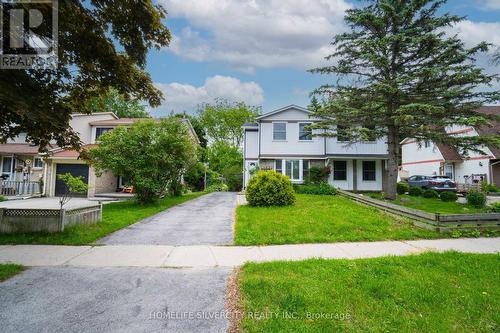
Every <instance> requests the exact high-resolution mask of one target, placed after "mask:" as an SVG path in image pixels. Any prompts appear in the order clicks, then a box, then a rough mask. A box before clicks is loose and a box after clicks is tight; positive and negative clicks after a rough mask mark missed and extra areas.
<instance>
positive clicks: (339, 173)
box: [333, 161, 347, 180]
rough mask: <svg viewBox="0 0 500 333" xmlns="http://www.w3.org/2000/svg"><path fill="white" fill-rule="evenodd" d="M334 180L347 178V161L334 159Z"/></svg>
mask: <svg viewBox="0 0 500 333" xmlns="http://www.w3.org/2000/svg"><path fill="white" fill-rule="evenodd" d="M333 180H347V161H333Z"/></svg>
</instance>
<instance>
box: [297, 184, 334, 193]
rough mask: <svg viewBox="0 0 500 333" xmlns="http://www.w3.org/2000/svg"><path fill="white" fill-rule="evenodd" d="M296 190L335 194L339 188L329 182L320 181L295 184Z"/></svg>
mask: <svg viewBox="0 0 500 333" xmlns="http://www.w3.org/2000/svg"><path fill="white" fill-rule="evenodd" d="M294 189H295V192H297V193H300V194H320V195H335V194H337V190H336V189H335V187H333V186H330V185H329V184H328V183H320V184H318V185H312V184H310V185H295V186H294Z"/></svg>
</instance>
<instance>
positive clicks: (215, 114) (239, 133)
mask: <svg viewBox="0 0 500 333" xmlns="http://www.w3.org/2000/svg"><path fill="white" fill-rule="evenodd" d="M259 110H260V109H259V108H257V107H252V106H248V105H246V104H245V103H243V102H239V103H231V102H228V101H227V100H224V99H218V100H217V101H216V102H215V103H213V104H205V105H203V107H202V108H201V109H200V110H198V116H199V119H200V121H201V123H202V124H203V126H204V127H205V131H206V133H207V136H208V137H209V139H211V140H212V141H213V142H217V141H222V142H225V143H227V144H230V145H233V146H236V147H239V146H240V144H241V143H242V141H243V133H244V131H243V128H241V127H242V126H243V124H244V123H246V122H252V121H254V119H255V117H257V116H258V115H259Z"/></svg>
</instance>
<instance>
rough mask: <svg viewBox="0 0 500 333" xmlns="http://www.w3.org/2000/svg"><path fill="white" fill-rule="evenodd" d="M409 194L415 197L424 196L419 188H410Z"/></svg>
mask: <svg viewBox="0 0 500 333" xmlns="http://www.w3.org/2000/svg"><path fill="white" fill-rule="evenodd" d="M408 194H409V195H411V196H414V197H418V196H419V195H422V189H421V188H420V187H417V186H410V189H409V190H408Z"/></svg>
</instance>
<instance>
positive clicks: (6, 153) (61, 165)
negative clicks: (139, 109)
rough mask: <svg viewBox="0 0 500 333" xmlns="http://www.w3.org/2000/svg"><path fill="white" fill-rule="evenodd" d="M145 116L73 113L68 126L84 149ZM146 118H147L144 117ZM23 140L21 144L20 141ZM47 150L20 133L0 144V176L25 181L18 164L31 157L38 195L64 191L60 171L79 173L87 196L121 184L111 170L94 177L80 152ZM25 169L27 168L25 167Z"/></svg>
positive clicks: (121, 181) (120, 179)
mask: <svg viewBox="0 0 500 333" xmlns="http://www.w3.org/2000/svg"><path fill="white" fill-rule="evenodd" d="M144 119H145V118H121V119H119V118H118V117H117V116H116V115H115V114H114V113H112V112H100V113H94V114H90V115H89V114H73V115H72V119H71V120H70V126H71V128H72V129H73V130H74V131H75V132H76V133H78V136H79V138H80V141H81V142H82V147H81V149H82V150H84V149H88V148H90V147H93V146H95V145H96V144H98V138H99V136H101V135H102V134H104V133H106V132H108V131H111V130H113V129H114V128H115V127H117V126H129V125H132V124H133V123H135V122H138V121H143V120H144ZM147 119H149V118H147ZM183 121H184V122H185V123H186V124H187V125H188V127H189V129H190V133H191V134H192V136H193V139H194V140H195V141H196V142H197V143H199V141H198V137H197V136H196V132H195V131H194V129H193V127H192V126H191V123H189V121H188V120H187V119H183ZM21 142H24V143H21ZM47 148H48V152H47V153H43V154H39V153H38V147H37V146H33V145H30V144H27V143H26V142H25V138H24V137H23V136H19V137H18V138H16V140H15V141H13V142H10V143H7V144H3V145H0V154H1V156H2V171H3V173H2V174H3V176H4V178H8V179H12V180H16V179H17V180H19V181H22V180H27V177H26V176H22V175H23V173H22V172H21V171H19V172H18V171H16V170H20V169H21V167H20V166H21V165H23V166H24V165H25V162H24V161H26V159H31V161H33V162H32V165H33V167H32V168H31V169H30V173H29V175H30V177H29V180H31V181H36V182H37V181H40V180H42V183H43V184H44V186H43V192H42V195H46V196H58V195H60V194H62V193H63V192H64V189H65V187H64V183H63V182H62V181H61V180H59V179H58V178H57V176H58V175H60V174H65V173H70V174H72V175H73V176H82V177H83V179H84V181H85V182H86V183H87V184H88V185H89V189H88V193H87V196H88V197H93V196H95V195H99V194H104V193H113V192H116V191H119V190H120V189H122V188H123V186H124V185H125V181H124V180H123V178H122V177H119V176H116V175H114V174H113V173H112V172H111V171H104V172H103V173H102V175H101V176H99V177H98V176H97V175H96V174H95V172H94V168H93V167H92V166H89V165H88V164H87V163H86V162H85V161H84V160H82V159H81V158H80V152H79V151H75V150H71V149H65V148H61V147H57V146H50V147H47ZM16 166H17V169H16ZM25 169H26V170H27V168H25Z"/></svg>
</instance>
